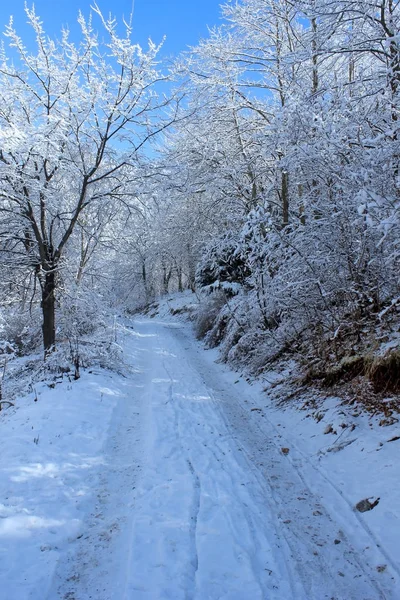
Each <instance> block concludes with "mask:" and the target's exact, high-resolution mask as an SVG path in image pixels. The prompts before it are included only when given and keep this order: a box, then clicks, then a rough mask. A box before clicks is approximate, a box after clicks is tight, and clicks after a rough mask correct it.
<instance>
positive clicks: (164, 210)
mask: <svg viewBox="0 0 400 600" xmlns="http://www.w3.org/2000/svg"><path fill="white" fill-rule="evenodd" d="M221 10H222V15H223V24H222V25H221V26H220V27H218V28H214V29H212V30H210V33H209V37H208V38H207V39H203V40H201V41H200V42H199V44H198V46H197V47H194V48H192V49H190V50H188V51H187V52H185V53H184V54H182V55H181V56H179V57H176V58H175V59H174V61H173V62H172V63H171V62H169V64H167V65H164V64H163V61H162V60H161V59H159V58H158V56H159V53H160V50H161V46H157V45H155V44H153V43H152V42H149V46H148V48H146V49H142V48H141V47H140V46H139V45H137V44H135V43H134V42H133V41H132V37H133V34H132V25H131V24H129V23H125V26H124V27H123V28H122V33H121V27H120V24H118V23H117V21H116V20H114V19H113V18H112V17H109V18H105V17H104V16H103V14H102V13H101V11H100V9H99V8H98V7H97V5H95V7H94V8H93V10H92V16H91V17H90V18H86V17H85V16H83V14H80V15H79V18H78V20H79V24H80V29H81V37H80V40H79V41H77V42H76V41H72V40H71V39H70V36H69V32H68V31H67V30H63V31H62V32H61V37H60V38H59V39H51V38H49V37H48V36H47V35H46V32H45V30H44V29H43V25H42V22H41V20H40V17H39V16H37V15H36V13H35V11H34V9H33V8H32V9H29V8H26V13H27V17H28V19H29V22H30V24H31V27H32V31H33V33H34V38H35V43H34V44H31V45H32V46H33V47H32V48H31V47H30V46H26V45H25V43H24V40H23V39H21V38H20V37H19V34H18V31H16V30H15V28H14V25H13V22H12V21H10V23H9V25H8V26H7V28H6V31H5V36H6V37H5V40H6V43H5V44H3V47H2V50H1V56H0V65H1V67H0V94H1V101H0V123H1V129H0V136H1V141H0V223H1V226H0V256H1V262H0V268H1V284H0V286H1V287H0V306H1V338H2V341H1V344H2V351H3V354H4V355H5V356H7V355H8V354H16V355H25V354H29V353H30V352H33V351H37V350H38V349H39V348H40V347H43V348H44V352H45V356H46V357H47V359H49V360H50V362H51V361H53V363H54V361H57V359H56V358H55V355H54V354H53V355H52V356H50V355H51V354H52V351H53V350H54V349H55V348H58V349H60V348H62V347H63V344H64V347H65V348H66V349H67V350H66V352H67V353H68V352H71V356H72V357H75V359H74V360H75V361H76V360H77V358H76V357H77V353H78V354H82V358H81V359H80V360H81V361H83V362H85V361H86V362H87V364H89V363H90V360H91V354H93V355H96V353H97V354H98V353H99V352H100V353H101V352H102V351H103V349H104V344H102V342H101V334H99V336H100V337H99V339H100V342H99V344H97V346H96V344H95V343H94V342H93V343H92V344H91V345H90V344H88V342H87V341H86V342H85V341H84V340H85V339H86V340H87V339H88V336H89V337H90V336H93V335H96V332H97V333H98V332H100V331H101V329H102V327H103V328H104V325H105V323H107V322H109V319H110V315H112V314H114V313H115V312H117V311H128V312H130V313H135V312H138V311H141V310H145V309H146V307H148V306H150V305H151V304H152V303H154V302H155V301H157V299H158V298H160V296H162V295H165V294H168V293H170V292H173V291H177V290H179V291H182V290H184V289H191V290H192V291H195V292H196V294H197V296H198V298H199V299H200V305H199V309H198V314H197V315H195V316H192V318H194V320H195V321H196V323H195V327H196V331H197V335H198V337H200V338H205V340H206V343H207V344H208V345H209V346H211V347H212V346H217V345H220V347H221V352H222V356H223V357H224V359H225V360H227V361H229V362H230V363H232V364H233V365H235V366H236V367H239V368H245V369H248V370H250V371H251V372H252V373H253V374H257V373H261V372H263V370H265V369H266V368H267V366H268V365H270V364H273V363H274V362H275V361H277V360H279V359H280V358H282V357H288V356H289V357H291V358H294V360H296V361H297V362H298V364H299V365H301V369H302V372H303V375H304V381H309V382H315V381H323V382H325V383H329V382H331V383H332V382H336V381H340V380H342V379H346V378H347V379H348V378H350V379H352V378H354V377H355V376H359V375H362V376H365V377H367V378H368V380H369V384H370V385H372V387H373V389H374V390H375V391H376V392H377V393H380V392H388V391H390V392H398V391H399V385H400V382H399V370H400V369H399V367H400V353H399V349H398V340H399V310H400V277H399V273H400V269H399V267H400V264H399V263H400V254H399V252H400V248H399V240H400V235H399V234H400V231H399V226H400V218H399V216H400V215H399V210H400V173H399V169H400V139H399V94H400V91H399V83H400V48H399V37H398V36H399V23H400V20H399V14H398V3H397V2H395V1H393V0H376V1H375V0H374V1H373V2H368V3H366V2H364V1H361V2H359V1H355V0H344V1H334V2H332V1H330V0H310V1H303V0H296V1H294V2H292V1H288V0H268V1H266V0H243V1H241V2H228V3H226V4H224V5H223V6H222V7H221ZM89 346H90V348H89ZM78 347H80V350H78ZM99 348H100V350H99ZM83 355H85V356H83Z"/></svg>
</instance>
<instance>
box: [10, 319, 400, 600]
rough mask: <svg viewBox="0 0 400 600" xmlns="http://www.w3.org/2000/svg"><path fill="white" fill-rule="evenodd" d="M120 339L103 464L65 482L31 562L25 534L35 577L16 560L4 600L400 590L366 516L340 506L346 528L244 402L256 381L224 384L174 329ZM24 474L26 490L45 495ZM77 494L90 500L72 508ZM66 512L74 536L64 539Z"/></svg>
mask: <svg viewBox="0 0 400 600" xmlns="http://www.w3.org/2000/svg"><path fill="white" fill-rule="evenodd" d="M121 343H122V344H123V345H124V359H125V362H126V363H127V364H128V365H130V371H129V373H128V375H127V376H126V378H125V379H124V380H123V381H122V383H121V381H119V383H118V386H116V387H115V389H114V391H113V387H112V376H111V378H110V380H109V383H108V387H106V386H103V392H101V393H102V394H103V393H104V394H108V395H110V394H111V395H112V394H113V393H115V399H114V400H113V402H114V404H113V406H112V413H111V412H110V414H112V417H111V424H110V427H109V429H108V432H103V434H104V439H105V443H104V444H103V445H102V448H101V449H97V452H98V458H97V459H96V460H94V459H92V463H91V464H92V465H93V464H94V463H95V468H94V470H93V469H92V470H91V469H90V468H86V469H81V471H80V473H78V474H77V471H78V470H77V469H76V470H75V471H74V477H75V479H73V480H68V478H64V479H63V480H62V486H63V495H60V496H59V497H58V502H59V503H60V508H59V509H58V512H57V510H55V509H54V508H53V509H52V521H53V525H52V527H50V533H47V535H48V536H49V538H50V542H49V543H48V544H44V546H43V542H42V547H41V549H40V552H39V550H37V556H36V555H35V554H34V551H35V547H34V546H33V545H32V544H33V542H30V541H29V540H30V539H31V538H29V539H28V538H27V539H26V540H24V541H23V543H26V544H27V545H26V549H27V552H31V554H30V555H31V556H32V557H33V558H32V560H33V567H35V565H37V572H36V573H30V572H29V571H27V573H28V574H26V573H25V575H24V578H25V583H24V582H22V581H19V580H18V568H19V567H18V564H17V563H15V568H14V571H15V572H13V571H12V570H11V571H12V572H11V577H12V578H14V579H12V580H11V583H10V582H9V583H8V585H9V588H8V589H9V592H8V595H7V596H4V600H25V599H26V600H28V598H29V599H31V600H46V599H47V600H56V599H62V600H89V599H92V600H267V599H270V600H324V599H327V600H375V599H378V598H380V599H384V598H386V599H390V600H395V599H396V598H398V597H399V596H397V592H398V588H396V583H395V580H394V577H396V572H395V571H396V565H395V564H392V565H391V564H390V563H388V560H387V559H388V558H389V561H390V557H387V556H386V557H385V556H384V555H381V554H380V552H381V551H380V549H378V548H377V547H374V540H373V539H372V538H371V539H370V540H369V542H370V544H369V546H368V547H370V548H372V550H371V552H372V556H373V559H374V560H375V559H376V560H377V561H379V560H381V561H382V562H384V563H385V564H386V565H387V568H385V573H378V572H377V571H376V570H374V569H373V568H371V566H370V564H369V562H368V560H369V559H368V558H367V557H366V556H364V555H363V553H362V552H361V551H360V548H359V547H357V546H359V544H357V543H355V542H357V540H359V537H360V536H361V538H365V537H366V538H368V532H366V531H365V530H364V529H363V530H362V533H361V532H359V530H360V529H361V525H360V523H359V520H358V519H359V517H358V516H357V515H356V514H355V513H354V511H352V510H351V508H350V507H345V508H343V506H341V507H340V509H341V510H342V511H343V510H344V511H345V514H344V515H343V514H342V518H341V519H340V522H338V520H337V518H336V517H335V515H336V516H337V515H338V512H336V511H335V510H333V509H332V506H334V502H332V503H331V505H330V508H329V505H328V507H327V503H326V502H324V501H323V499H322V498H321V497H318V496H316V495H315V493H312V492H311V491H310V489H309V487H308V486H307V484H306V482H305V480H304V478H302V476H301V471H299V470H298V469H296V467H295V466H294V465H293V464H292V462H291V461H290V460H289V457H288V456H285V454H284V453H282V451H281V447H280V445H279V444H277V443H276V442H275V441H274V435H273V433H274V432H273V429H272V425H269V424H268V422H267V421H266V419H262V420H260V421H262V423H261V424H260V426H258V425H257V421H256V420H255V419H254V418H252V416H254V415H252V413H251V411H250V410H249V408H247V407H246V406H245V404H244V402H243V400H244V398H243V394H245V393H251V386H248V385H247V384H246V383H245V382H243V384H242V382H239V383H238V384H236V383H234V380H233V379H232V378H231V379H230V380H227V379H226V378H224V377H223V369H222V367H221V365H218V364H215V363H213V362H212V361H211V360H209V359H208V357H207V356H206V355H207V353H206V352H204V351H203V350H202V349H201V348H200V347H199V345H198V344H197V343H196V342H194V341H193V338H192V337H191V334H190V333H188V332H187V331H186V330H185V328H181V327H179V326H178V325H173V324H168V323H163V322H160V321H159V322H157V321H152V320H148V321H135V322H132V324H131V325H128V326H126V327H124V328H122V330H121ZM93 377H94V378H95V377H96V373H95V374H94V375H93ZM120 379H121V378H120ZM89 383H90V382H89ZM75 385H83V384H81V382H77V384H73V385H72V387H73V386H75ZM86 385H87V384H86ZM96 385H97V386H98V385H99V384H98V383H97V384H96ZM92 386H95V382H94V383H93V384H92ZM74 389H79V388H74ZM99 389H100V388H99ZM69 393H73V390H72V392H71V390H70V391H69ZM102 397H103V396H102ZM104 397H105V396H104ZM53 402H55V400H53ZM38 404H39V403H38ZM102 410H106V409H105V408H103V409H102ZM110 411H111V409H110ZM49 414H52V413H49ZM61 418H62V417H61ZM96 418H97V417H96V414H95V413H93V415H92V419H93V420H94V421H95V420H96ZM86 419H87V422H88V423H90V420H91V416H90V414H88V415H87V417H86ZM261 425H262V428H261ZM66 427H67V425H66ZM87 428H88V429H87V431H86V433H85V431H83V433H81V434H80V435H81V437H82V436H83V437H85V436H86V438H88V440H89V441H87V443H88V444H92V443H95V442H92V441H90V439H93V438H94V437H96V435H98V436H100V437H101V435H103V434H101V432H100V428H99V429H98V431H99V433H98V434H96V429H93V430H90V429H89V424H88V425H87ZM86 438H85V439H86ZM74 439H75V438H74ZM76 439H77V438H76ZM99 439H100V438H99ZM85 443H86V442H85ZM73 444H76V445H75V446H74V447H73V448H71V447H69V449H68V450H69V452H71V451H74V452H75V454H74V455H75V456H78V455H79V452H80V451H81V447H80V446H79V442H77V441H75V442H73ZM38 448H39V450H38V451H40V444H38ZM49 448H50V446H49ZM86 450H87V451H88V448H87V449H86ZM47 451H49V452H50V450H46V452H47ZM92 451H93V452H94V450H93V449H92ZM42 452H44V450H42ZM64 458H65V457H64ZM76 460H77V459H76ZM71 476H72V475H71ZM318 476H319V475H318V473H317V471H316V472H315V477H318ZM79 478H80V479H79ZM30 481H31V483H30V485H33V486H36V487H33V488H31V492H32V494H38V493H39V491H38V490H39V489H41V490H42V492H41V493H42V494H44V492H43V489H42V488H39V487H37V486H38V485H39V484H40V482H39V483H38V482H37V481H36V479H35V478H33V479H31V480H30ZM71 481H72V483H71ZM57 485H58V486H60V485H61V483H60V481H59V482H58V484H57ZM45 486H46V483H45V482H43V481H42V487H45ZM49 486H50V487H48V488H47V495H48V497H50V496H51V495H52V494H53V498H57V496H56V494H57V493H59V494H61V492H58V491H57V490H59V489H60V487H57V488H56V487H54V486H56V483H55V482H54V481H53V480H50V479H49ZM51 486H53V487H54V492H53V491H52V490H53V488H52V487H51ZM68 486H69V487H68ZM88 488H89V489H88ZM19 493H22V492H19ZM90 494H91V495H90ZM81 496H82V497H83V498H85V497H87V498H88V499H86V501H84V500H82V503H83V504H82V507H83V508H82V509H81V510H80V512H79V510H78V509H76V514H74V513H73V512H72V510H73V507H74V506H80V502H81ZM48 501H49V502H50V500H48ZM85 502H86V503H85ZM338 502H339V500H338ZM340 502H342V501H341V500H340ZM342 504H344V503H343V502H342ZM61 506H62V508H61ZM32 510H33V509H32ZM38 510H39V509H38ZM74 510H75V509H74ZM28 512H29V511H28ZM61 512H62V517H60V514H59V513H61ZM25 514H26V513H25ZM40 514H41V513H40ZM47 514H48V513H47ZM71 514H72V516H75V518H74V519H71V518H70V517H71ZM68 519H70V524H71V523H73V528H72V533H71V531H70V532H69V536H67V533H68V531H66V532H65V535H64V537H63V536H62V535H61V534H60V530H61V529H62V525H60V523H65V522H68ZM57 523H58V525H57ZM346 524H347V525H346ZM68 527H69V528H70V527H71V525H69V526H68ZM46 531H47V530H46ZM0 533H1V530H0ZM51 535H53V538H54V536H55V538H57V536H58V538H57V539H58V542H57V539H56V542H55V543H53V545H52V544H51ZM55 538H54V539H55ZM367 541H368V540H367ZM13 543H14V542H13ZM363 543H364V545H365V540H364V539H363ZM29 544H31V545H29ZM29 548H30V550H29ZM14 552H17V550H16V549H15V548H14ZM35 556H36V558H35ZM46 557H47V558H46ZM51 557H53V558H51ZM11 558H13V555H11ZM14 558H15V559H16V560H17V555H16V554H15V556H14ZM369 558H370V557H369ZM35 561H36V562H35ZM40 561H41V562H40ZM14 562H15V561H14ZM46 569H47V571H46ZM40 572H41V573H42V579H40V575H39V573H40ZM46 573H47V575H50V574H51V577H46ZM8 581H9V580H8ZM13 582H14V583H13ZM395 588H396V589H395ZM3 589H4V588H3ZM396 590H397V591H396ZM2 597H3V596H2Z"/></svg>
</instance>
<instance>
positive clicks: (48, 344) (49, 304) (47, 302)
mask: <svg viewBox="0 0 400 600" xmlns="http://www.w3.org/2000/svg"><path fill="white" fill-rule="evenodd" d="M55 289H56V282H55V272H54V271H48V272H47V273H46V275H45V278H44V282H43V287H42V303H41V307H42V313H43V325H42V330H43V345H44V354H45V356H46V355H47V354H49V352H50V351H51V349H52V348H53V347H54V346H55V343H56V318H55V312H56V310H55V309H56V297H55Z"/></svg>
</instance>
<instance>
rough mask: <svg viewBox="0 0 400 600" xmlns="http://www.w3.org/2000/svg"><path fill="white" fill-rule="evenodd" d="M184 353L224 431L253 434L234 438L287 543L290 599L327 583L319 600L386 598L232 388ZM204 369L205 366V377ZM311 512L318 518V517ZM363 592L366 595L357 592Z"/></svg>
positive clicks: (316, 592) (316, 594) (311, 594)
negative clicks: (287, 488) (308, 507)
mask: <svg viewBox="0 0 400 600" xmlns="http://www.w3.org/2000/svg"><path fill="white" fill-rule="evenodd" d="M171 333H172V334H173V335H174V337H175V338H177V341H178V342H179V343H180V344H182V340H183V341H184V343H185V345H186V346H188V338H187V337H186V335H185V333H184V332H182V331H179V330H177V329H175V328H174V329H173V330H172V332H171ZM189 344H190V342H189ZM182 345H183V344H182ZM188 350H190V352H189V355H190V356H189V360H190V363H191V365H190V366H191V368H192V371H193V374H194V376H195V375H196V374H197V375H199V374H200V375H201V377H202V381H203V384H204V386H205V387H206V389H207V390H208V392H209V394H210V396H211V397H212V398H213V401H214V404H215V409H216V411H217V412H218V413H219V414H220V416H221V419H222V420H223V421H224V423H225V426H226V428H227V430H228V431H229V430H232V426H233V427H235V426H236V425H238V424H239V421H240V428H239V429H237V431H246V430H247V431H248V433H250V432H251V433H250V435H254V434H255V435H254V439H252V442H251V445H250V446H249V443H248V441H247V440H248V438H247V440H246V441H245V442H243V440H241V441H239V440H236V442H237V445H238V450H239V451H240V453H241V455H242V456H243V458H244V459H245V460H246V462H247V464H248V468H249V470H250V472H252V473H253V475H254V477H255V478H256V479H257V480H258V483H259V486H260V488H261V489H263V490H264V494H265V498H266V500H267V502H268V505H269V506H270V507H271V510H272V511H273V512H274V513H275V515H276V519H277V521H278V522H279V524H280V530H279V532H280V537H281V539H282V538H283V540H282V541H283V543H284V544H286V545H287V551H288V555H289V556H292V565H290V564H288V562H287V561H286V562H287V566H288V571H289V573H290V572H292V575H291V580H292V589H293V584H294V586H295V588H296V587H297V591H296V592H295V593H294V594H293V597H294V598H296V599H297V598H300V597H302V598H307V600H309V599H310V598H316V599H318V600H320V598H321V596H320V594H321V588H322V587H323V584H324V580H325V589H326V590H328V589H329V586H330V590H331V591H330V592H327V593H326V594H324V596H322V597H326V598H335V599H336V598H340V600H347V599H348V597H349V594H351V593H353V594H358V596H357V597H361V596H360V594H363V596H362V597H363V600H369V599H370V598H371V599H372V598H379V599H384V598H386V595H385V593H384V591H383V589H382V587H381V583H380V582H379V583H378V582H377V580H376V579H375V578H374V577H371V571H370V570H369V571H368V570H366V568H365V564H364V561H363V558H361V557H360V556H359V554H358V553H357V552H356V551H355V549H354V548H353V547H352V545H351V543H350V541H349V540H348V539H346V536H345V535H344V534H343V532H342V531H339V529H338V527H337V526H336V524H335V522H334V521H333V519H332V518H331V516H330V515H329V513H327V511H326V510H325V509H324V508H323V507H322V506H321V503H320V502H319V498H318V496H316V495H315V494H314V493H313V492H311V490H310V489H309V488H308V486H307V484H306V483H305V481H304V479H302V478H301V477H300V476H299V473H298V472H297V470H296V469H295V468H294V466H293V465H291V463H290V462H289V461H288V460H287V458H286V457H283V456H282V455H281V453H280V451H279V448H278V447H277V445H276V443H275V442H274V441H273V440H271V439H270V440H267V439H266V438H265V431H263V430H262V429H261V428H260V427H258V431H257V432H255V430H254V421H253V423H252V422H251V417H250V415H249V414H248V410H247V411H246V410H245V409H244V407H243V405H242V404H241V403H240V402H239V400H238V399H237V397H236V393H235V391H234V390H233V388H230V389H229V391H228V390H227V389H226V388H225V386H224V384H221V382H220V381H218V382H215V381H214V379H213V377H214V375H213V372H212V371H213V369H210V365H205V364H203V365H202V364H201V360H199V358H198V355H196V356H195V354H196V351H195V350H194V349H190V345H189V348H188ZM197 354H198V353H197ZM193 365H194V366H193ZM205 367H207V376H206V375H205V371H206V369H205ZM210 384H211V387H210ZM227 395H229V400H228V399H227ZM266 459H267V460H266ZM256 463H258V464H256ZM282 468H283V472H282ZM282 476H283V480H282ZM296 476H297V477H298V480H297V482H296ZM288 484H290V487H291V488H292V494H293V492H294V493H295V498H294V499H296V498H297V500H298V506H296V502H295V501H294V499H292V498H290V497H289V498H288V497H287V494H286V492H285V491H283V492H282V486H285V485H288ZM301 503H304V506H306V505H307V504H308V505H311V507H312V509H311V510H310V511H309V515H310V516H309V517H307V516H306V514H305V511H304V508H303V507H301ZM314 513H315V515H318V517H317V518H316V516H315V515H314ZM313 517H314V518H313ZM318 521H319V522H318ZM338 536H340V538H341V539H340V547H339V544H338V545H336V544H335V545H334V544H333V540H334V539H336V538H337V537H338ZM331 544H332V545H331ZM341 563H342V564H341ZM335 565H337V566H336V567H335ZM346 565H347V567H346ZM293 566H294V567H295V571H293ZM343 569H344V570H345V573H344V574H343V573H342V570H343ZM296 573H297V577H296ZM321 574H322V576H321ZM353 577H354V578H355V579H356V581H359V580H361V579H362V580H363V582H361V581H359V583H357V584H351V585H350V587H349V581H351V579H352V578H353ZM293 579H294V581H293ZM298 579H300V580H301V581H302V586H303V589H304V590H307V592H306V593H304V592H303V593H302V592H301V591H300V590H299V588H298ZM318 582H319V583H318ZM362 589H364V591H361V590H362ZM350 590H353V591H352V592H351V591H350ZM300 594H302V595H301V596H300ZM338 594H339V595H338ZM354 597H356V596H354Z"/></svg>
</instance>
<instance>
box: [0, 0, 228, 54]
mask: <svg viewBox="0 0 400 600" xmlns="http://www.w3.org/2000/svg"><path fill="white" fill-rule="evenodd" d="M34 4H35V8H36V13H37V14H38V15H39V16H40V17H41V19H42V21H43V22H44V26H45V30H46V32H47V33H48V34H49V35H50V36H58V33H59V32H60V29H61V26H62V25H68V26H69V28H70V30H71V32H73V31H74V30H75V28H76V17H77V14H78V10H79V9H81V10H82V12H83V14H85V15H87V14H89V9H90V4H91V2H90V0H36V1H35V2H34ZM220 4H221V0H197V1H196V0H135V9H134V36H133V37H134V41H138V42H139V43H140V44H142V45H145V44H146V41H147V38H148V37H149V36H150V37H151V38H152V39H153V41H154V42H159V41H161V39H162V37H163V36H164V35H166V36H167V39H166V42H165V46H164V50H163V54H166V55H172V54H178V53H179V52H180V51H182V50H185V49H186V47H187V46H188V45H192V46H193V45H196V44H197V42H198V41H199V39H200V38H202V37H203V38H204V37H207V25H208V26H213V25H218V24H220V22H221V21H220V8H219V5H220ZM28 5H29V6H31V2H28ZM98 5H99V6H100V8H101V10H102V11H103V13H104V14H107V15H108V13H109V11H110V10H111V12H112V14H113V15H114V16H116V17H117V19H118V21H121V20H122V16H125V17H127V16H128V15H129V14H130V12H131V8H132V0H112V1H111V2H110V1H109V0H108V2H107V0H98ZM11 14H12V15H13V17H14V22H15V25H16V27H17V30H18V31H19V32H20V34H21V36H22V37H23V38H24V31H26V29H25V22H26V17H25V13H24V2H23V0H14V1H13V2H8V1H7V0H0V29H1V31H4V26H5V25H6V24H7V23H8V20H9V17H10V15H11Z"/></svg>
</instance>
